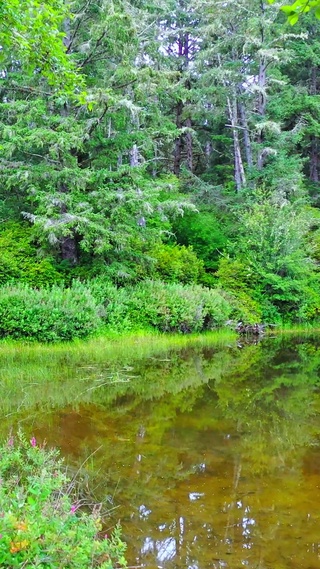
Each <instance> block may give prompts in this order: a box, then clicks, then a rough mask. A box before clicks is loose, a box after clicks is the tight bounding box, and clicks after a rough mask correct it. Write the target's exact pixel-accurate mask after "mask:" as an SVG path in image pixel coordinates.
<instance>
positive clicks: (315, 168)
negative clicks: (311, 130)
mask: <svg viewBox="0 0 320 569" xmlns="http://www.w3.org/2000/svg"><path fill="white" fill-rule="evenodd" d="M309 178H310V180H311V182H319V139H318V138H317V137H316V136H314V135H313V136H312V137H311V151H310V172H309Z"/></svg>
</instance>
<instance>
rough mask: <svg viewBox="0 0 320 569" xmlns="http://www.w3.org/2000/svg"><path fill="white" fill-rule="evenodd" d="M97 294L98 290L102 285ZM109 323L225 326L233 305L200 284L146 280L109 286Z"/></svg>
mask: <svg viewBox="0 0 320 569" xmlns="http://www.w3.org/2000/svg"><path fill="white" fill-rule="evenodd" d="M94 294H95V295H97V294H98V295H99V297H98V298H99V300H100V301H101V296H102V295H101V293H99V292H98V286H97V288H96V291H95V292H94ZM103 304H104V306H105V307H106V308H105V310H106V316H105V318H106V323H107V325H108V327H110V328H111V329H115V330H119V331H122V330H132V329H137V328H138V329H139V328H148V327H151V328H155V329H157V330H159V331H160V332H182V333H190V332H200V331H204V330H212V329H214V328H217V327H219V326H223V324H224V323H225V321H226V320H227V319H228V317H229V314H230V312H231V306H230V304H229V303H228V302H227V300H225V299H224V298H223V296H222V295H221V294H220V293H219V292H218V291H216V290H209V289H206V288H204V287H201V286H199V285H193V286H190V285H189V286H188V285H185V286H184V285H182V284H173V283H172V284H168V283H162V282H160V281H146V282H143V283H141V284H139V285H137V286H135V287H127V288H126V289H119V290H118V291H117V293H116V292H115V290H114V288H110V286H109V285H107V288H106V293H105V299H104V301H103Z"/></svg>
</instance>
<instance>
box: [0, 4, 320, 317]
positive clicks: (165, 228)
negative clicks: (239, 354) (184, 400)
mask: <svg viewBox="0 0 320 569" xmlns="http://www.w3.org/2000/svg"><path fill="white" fill-rule="evenodd" d="M295 4H296V6H295V8H292V10H291V12H289V11H288V10H286V11H285V12H283V11H281V10H280V8H281V5H280V4H279V3H277V2H274V3H269V2H267V1H266V2H261V1H260V0H259V1H258V0H237V1H236V2H231V1H228V0H227V1H226V2H218V1H213V0H188V1H186V0H160V1H158V2H154V1H153V0H150V1H148V2H141V1H140V0H130V1H122V0H115V1H114V2H110V1H107V0H95V1H93V0H74V1H67V0H48V1H45V2H40V1H38V0H24V1H23V2H21V1H17V0H9V1H8V2H5V3H1V6H0V20H1V26H0V43H1V46H2V47H1V50H0V62H1V78H0V138H1V142H0V145H1V158H0V191H1V203H0V218H1V222H2V223H1V231H0V257H1V267H2V268H1V271H0V282H1V283H2V285H6V284H7V283H9V284H12V283H14V282H17V281H20V282H21V281H22V282H24V283H27V284H29V285H31V286H33V287H38V286H42V285H44V286H45V285H52V284H54V283H60V284H61V286H69V285H70V283H71V282H72V280H74V279H80V280H82V281H87V282H88V281H90V280H91V281H92V279H94V280H95V282H97V279H98V280H99V279H102V281H104V282H105V281H106V280H107V281H108V282H109V283H110V285H113V286H116V287H118V288H119V287H120V288H122V287H128V286H131V287H134V286H136V285H138V283H141V281H142V282H144V281H150V280H157V281H159V280H160V281H162V282H169V283H182V284H183V285H188V284H189V285H190V284H191V285H192V284H201V285H204V286H208V287H210V288H215V289H218V290H219V291H220V292H221V294H222V295H224V298H225V299H226V301H228V302H231V304H232V305H233V307H234V308H233V312H234V315H237V316H238V317H243V318H247V319H249V320H252V319H259V320H268V321H276V320H277V319H279V318H284V317H285V318H288V319H297V318H298V319H300V320H308V319H313V318H316V317H317V315H318V312H319V308H320V287H319V270H318V264H319V258H320V230H319V206H320V200H319V177H320V157H319V148H320V142H319V137H320V106H319V89H320V82H319V66H320V44H319V26H320V23H319V21H318V20H317V17H315V16H317V15H318V12H317V7H316V5H314V6H313V3H310V4H308V6H310V7H311V8H313V9H312V10H311V11H310V12H309V10H308V9H305V10H303V11H302V12H303V15H302V17H297V20H296V19H295V18H294V20H295V21H293V20H292V18H291V20H290V17H291V16H292V14H294V13H295V11H298V12H299V14H300V16H301V13H302V12H301V10H300V8H299V7H298V4H297V3H295ZM300 5H302V4H301V3H300V4H299V6H300ZM299 10H300V11H299ZM308 12H309V13H308ZM299 14H298V16H299ZM288 15H289V18H288ZM288 20H289V21H288ZM293 23H294V24H295V25H294V26H292V25H291V24H293ZM139 286H140V285H139Z"/></svg>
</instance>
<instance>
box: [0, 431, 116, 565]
mask: <svg viewBox="0 0 320 569" xmlns="http://www.w3.org/2000/svg"><path fill="white" fill-rule="evenodd" d="M0 475H1V484H0V512H1V514H0V515H1V526H0V529H1V533H0V559H1V567H2V568H3V569H5V568H8V569H13V568H15V567H16V568H18V567H21V568H22V567H28V569H33V568H36V567H38V568H44V567H48V568H51V569H54V568H57V567H66V568H68V569H89V568H90V567H92V568H93V567H95V568H100V569H112V568H113V567H115V566H117V567H119V566H120V567H125V559H124V557H123V554H124V551H125V545H124V543H123V542H122V541H121V539H120V530H119V528H116V530H115V531H114V533H113V534H112V535H111V536H104V537H102V536H101V538H99V532H101V530H102V526H101V520H100V519H99V514H98V512H99V508H96V509H95V510H93V512H92V513H86V512H83V511H81V510H80V509H78V505H79V504H78V502H77V501H75V500H76V497H75V496H73V491H72V488H73V485H72V483H70V480H68V478H67V477H66V476H65V474H64V473H63V469H62V462H61V459H60V458H59V454H58V452H57V451H55V450H47V449H45V448H43V447H39V446H38V445H37V441H36V440H35V438H32V439H31V441H30V442H29V441H27V440H26V439H25V438H24V437H23V436H22V435H21V434H20V435H18V437H15V438H13V437H10V438H9V439H8V440H7V441H6V442H5V443H4V444H3V445H2V446H1V447H0Z"/></svg>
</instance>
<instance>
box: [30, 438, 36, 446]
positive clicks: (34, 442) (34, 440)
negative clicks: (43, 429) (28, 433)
mask: <svg viewBox="0 0 320 569" xmlns="http://www.w3.org/2000/svg"><path fill="white" fill-rule="evenodd" d="M30 443H31V446H32V447H36V446H37V440H36V438H35V437H32V439H31V441H30Z"/></svg>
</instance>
